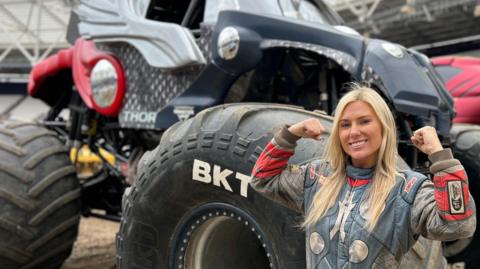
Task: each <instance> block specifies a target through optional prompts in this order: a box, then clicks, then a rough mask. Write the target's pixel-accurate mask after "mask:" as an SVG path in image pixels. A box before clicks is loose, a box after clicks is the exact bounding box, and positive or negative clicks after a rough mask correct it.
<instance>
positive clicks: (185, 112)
mask: <svg viewBox="0 0 480 269" xmlns="http://www.w3.org/2000/svg"><path fill="white" fill-rule="evenodd" d="M173 113H174V114H175V115H177V117H178V119H179V120H180V121H186V120H188V119H189V118H190V117H191V116H192V115H193V114H195V111H194V107H193V106H175V107H174V108H173Z"/></svg>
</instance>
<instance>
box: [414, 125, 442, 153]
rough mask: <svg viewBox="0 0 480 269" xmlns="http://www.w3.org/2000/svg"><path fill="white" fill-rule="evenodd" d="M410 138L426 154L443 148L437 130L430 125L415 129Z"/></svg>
mask: <svg viewBox="0 0 480 269" xmlns="http://www.w3.org/2000/svg"><path fill="white" fill-rule="evenodd" d="M410 139H411V140H412V142H413V144H414V145H415V146H416V147H417V148H418V149H419V150H421V151H422V152H423V153H425V154H427V155H430V154H432V153H434V152H437V151H440V150H442V149H443V146H442V143H440V139H439V138H438V135H437V130H435V128H433V127H431V126H425V127H422V128H420V129H418V130H416V131H415V132H413V136H412V137H411V138H410Z"/></svg>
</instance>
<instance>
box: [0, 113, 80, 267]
mask: <svg viewBox="0 0 480 269" xmlns="http://www.w3.org/2000/svg"><path fill="white" fill-rule="evenodd" d="M67 153H68V150H67V148H65V147H64V146H63V145H62V143H61V142H60V141H59V140H58V138H57V137H56V135H55V133H53V132H51V131H48V130H47V129H44V128H42V127H39V126H36V125H32V124H25V123H18V122H4V123H0V268H2V269H14V268H42V269H45V268H59V267H60V266H61V265H62V263H63V261H64V260H65V259H66V258H67V257H68V256H69V255H70V252H71V249H72V245H73V243H74V241H75V239H76V237H77V232H78V223H79V219H80V215H79V213H80V199H79V198H80V188H79V183H78V180H77V178H76V173H75V169H74V167H73V166H72V165H71V163H70V160H69V157H68V154H67Z"/></svg>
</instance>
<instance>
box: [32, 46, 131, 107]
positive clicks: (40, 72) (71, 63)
mask: <svg viewBox="0 0 480 269" xmlns="http://www.w3.org/2000/svg"><path fill="white" fill-rule="evenodd" d="M102 59H105V60H107V61H109V62H110V63H112V65H113V66H114V68H115V71H116V73H117V79H118V80H117V81H118V82H117V94H116V96H115V99H114V101H113V103H112V104H111V105H110V106H108V107H99V106H98V105H97V104H96V103H95V100H94V99H93V95H92V87H91V84H90V73H91V72H92V69H93V67H94V66H95V64H96V63H97V62H98V61H99V60H102ZM66 69H71V70H72V75H73V81H74V82H75V86H76V87H77V89H78V93H79V94H80V97H81V98H82V100H83V101H84V103H85V105H86V106H87V107H88V108H90V109H95V110H96V111H98V112H99V113H100V114H103V115H106V116H117V115H118V113H119V111H120V108H121V106H122V101H123V97H124V95H125V74H124V71H123V67H122V65H121V63H120V61H119V60H118V59H117V58H115V57H114V56H113V55H111V54H109V53H106V52H103V51H100V50H97V48H96V47H95V43H94V42H93V41H87V40H84V39H81V38H79V39H77V41H76V42H75V45H74V46H73V47H71V48H68V49H64V50H61V51H60V52H58V53H57V54H55V55H53V56H50V57H48V58H47V59H45V60H43V61H41V62H39V63H38V64H36V65H35V66H34V67H33V69H32V72H31V73H30V78H29V81H28V94H29V95H31V96H38V95H39V93H40V92H42V93H44V92H43V91H48V90H49V89H47V88H46V87H43V86H44V82H45V81H46V80H47V79H49V78H52V77H55V76H56V75H58V74H59V73H60V72H61V71H63V70H66Z"/></svg>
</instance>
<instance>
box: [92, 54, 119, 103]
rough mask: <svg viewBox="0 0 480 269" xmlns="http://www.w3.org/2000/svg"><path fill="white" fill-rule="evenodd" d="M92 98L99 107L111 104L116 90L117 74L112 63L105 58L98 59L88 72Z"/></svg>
mask: <svg viewBox="0 0 480 269" xmlns="http://www.w3.org/2000/svg"><path fill="white" fill-rule="evenodd" d="M90 85H91V86H92V94H93V100H94V101H95V103H96V104H97V105H98V106H99V107H101V108H105V107H109V106H110V105H112V104H113V102H114V100H115V96H116V95H117V91H118V75H117V72H116V70H115V67H114V66H113V64H112V63H111V62H110V61H108V60H105V59H101V60H99V61H98V62H97V63H96V64H95V66H94V67H93V69H92V73H91V74H90Z"/></svg>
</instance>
